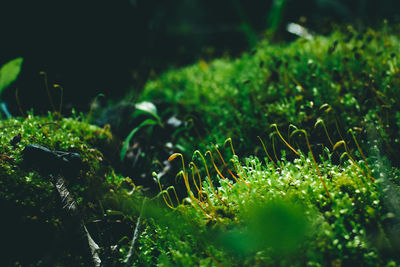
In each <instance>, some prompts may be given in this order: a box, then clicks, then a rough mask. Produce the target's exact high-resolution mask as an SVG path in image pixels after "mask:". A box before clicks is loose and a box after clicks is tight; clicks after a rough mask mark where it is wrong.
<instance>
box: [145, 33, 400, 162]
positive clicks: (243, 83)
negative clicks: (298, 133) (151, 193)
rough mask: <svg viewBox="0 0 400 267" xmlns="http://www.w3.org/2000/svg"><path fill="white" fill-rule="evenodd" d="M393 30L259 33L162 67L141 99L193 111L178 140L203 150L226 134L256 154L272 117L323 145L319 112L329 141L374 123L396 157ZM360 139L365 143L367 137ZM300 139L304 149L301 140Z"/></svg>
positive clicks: (398, 80)
mask: <svg viewBox="0 0 400 267" xmlns="http://www.w3.org/2000/svg"><path fill="white" fill-rule="evenodd" d="M396 33H397V32H396V31H395V30H390V29H387V28H384V29H383V30H381V31H374V30H371V29H367V30H365V31H361V32H357V31H355V30H354V29H353V28H352V27H347V28H346V29H344V30H342V31H338V32H335V33H333V34H331V35H330V36H328V37H325V36H314V38H312V39H311V40H306V39H298V40H297V41H295V42H293V43H290V44H282V45H276V44H271V43H270V42H268V40H264V41H262V42H260V43H259V45H258V46H257V47H256V49H255V50H254V51H253V52H252V53H244V54H243V55H242V56H241V57H239V58H236V59H230V58H222V59H216V60H214V61H212V62H209V63H208V64H206V63H205V62H203V61H200V62H199V64H195V65H192V66H188V67H185V68H182V69H178V70H171V71H169V72H167V73H164V74H163V75H161V76H160V77H159V78H157V79H155V80H153V81H150V82H148V83H147V84H146V87H145V90H144V92H143V95H142V97H141V99H142V100H148V101H152V102H153V103H159V104H160V105H161V104H166V105H168V106H169V107H170V108H173V109H175V111H176V112H178V113H179V114H181V115H180V116H181V118H188V119H189V118H190V120H191V121H192V122H193V127H192V131H191V132H190V133H189V134H188V135H187V137H186V138H187V140H188V143H185V144H183V143H182V145H184V146H186V151H193V150H195V149H197V148H198V147H199V144H198V143H199V139H200V140H201V141H202V142H201V144H200V148H203V149H204V148H205V147H206V145H208V144H210V143H215V142H219V143H222V142H223V140H224V139H225V137H226V136H231V137H232V138H233V141H234V143H236V144H238V148H237V149H238V152H243V153H246V154H254V152H255V151H254V149H255V148H256V147H257V146H258V140H257V138H256V136H257V135H260V136H262V135H263V134H264V133H269V132H270V130H269V125H271V124H273V123H276V124H277V125H278V127H279V128H281V129H286V128H287V127H288V126H289V124H295V125H297V126H298V127H300V128H302V129H306V130H307V131H308V132H309V133H310V136H312V137H313V138H314V140H315V141H318V142H321V143H323V144H326V145H328V143H327V141H328V140H327V138H326V136H325V134H324V132H323V131H320V130H322V128H317V129H315V130H313V123H314V122H315V121H317V119H323V120H324V121H325V126H326V128H327V130H328V132H329V133H330V135H331V139H332V142H333V143H335V142H337V141H339V140H341V139H343V138H342V137H341V136H344V135H343V133H342V132H340V131H343V132H344V130H343V129H350V128H351V127H355V126H356V127H357V128H358V129H360V132H362V131H363V130H365V129H366V124H367V123H368V122H373V123H374V124H375V126H376V127H377V128H378V129H379V131H380V133H381V135H382V137H383V138H384V142H385V146H386V147H387V148H386V149H385V151H386V152H385V153H386V155H387V156H388V157H389V158H391V159H392V160H395V159H396V151H397V150H398V149H399V147H400V140H399V139H398V138H397V136H398V129H399V128H398V126H397V123H398V116H397V117H396V112H397V111H398V110H399V109H400V106H399V103H400V101H399V100H400V99H399V94H398V90H397V88H398V87H399V86H400V78H399V77H400V76H399V69H400V68H399V60H398V53H397V47H398V45H399V42H400V40H399V38H398V37H397V34H396ZM338 129H339V130H340V131H339V130H338ZM349 139H351V138H350V136H348V137H346V140H349ZM360 143H361V144H360V145H361V146H362V147H363V148H364V149H365V148H367V146H366V144H365V139H363V138H362V139H361V140H360ZM299 146H300V147H301V148H302V149H307V148H306V146H305V144H304V143H300V144H299ZM280 148H281V145H280V144H278V147H277V151H279V150H280Z"/></svg>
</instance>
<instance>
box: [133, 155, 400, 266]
mask: <svg viewBox="0 0 400 267" xmlns="http://www.w3.org/2000/svg"><path fill="white" fill-rule="evenodd" d="M327 153H328V155H330V156H332V155H331V154H330V153H331V152H329V151H327ZM175 157H176V156H175ZM194 160H196V159H194ZM232 160H233V162H234V165H235V168H234V169H235V170H238V172H237V173H235V175H236V176H240V177H245V178H244V179H243V180H242V182H234V181H233V180H234V179H233V177H232V176H231V177H230V180H224V179H222V177H220V176H217V173H215V174H214V175H215V177H216V179H215V181H216V182H215V185H214V187H216V191H217V194H218V196H217V195H216V194H215V192H214V190H213V189H212V186H211V185H210V183H209V180H208V179H207V177H206V175H207V173H206V172H205V171H204V172H202V173H201V176H202V186H203V189H202V190H203V191H202V193H201V195H203V196H206V198H201V197H200V193H199V195H197V198H198V199H199V200H201V202H200V203H201V206H202V207H203V209H200V208H199V207H200V205H198V202H196V201H195V198H193V197H190V195H191V194H190V193H189V194H188V195H189V197H188V198H187V199H185V200H184V201H183V203H186V204H180V205H178V206H176V207H175V208H174V209H173V211H171V212H167V213H165V212H162V211H160V210H157V211H156V212H154V209H153V211H152V212H149V213H148V214H147V220H146V221H147V224H146V225H147V226H146V229H145V230H144V231H143V232H142V234H141V236H140V238H139V243H140V245H139V249H138V253H139V255H138V261H137V262H136V264H143V263H146V264H149V265H155V264H156V263H157V262H158V264H160V265H161V266H187V265H191V266H193V265H196V266H221V265H222V266H304V265H309V266H325V265H330V264H340V265H343V266H350V265H353V264H356V265H362V266H385V265H387V264H393V263H395V262H398V261H399V258H398V255H397V254H396V252H395V251H396V249H398V244H397V245H396V238H395V237H394V236H392V230H393V229H392V228H391V227H392V226H389V224H388V221H387V218H388V217H387V216H390V215H389V214H391V213H392V212H395V211H396V210H397V208H394V207H392V208H390V207H389V206H387V205H385V204H384V202H385V201H386V200H385V199H386V196H385V193H384V192H385V190H388V189H384V188H385V187H382V185H383V184H386V183H387V182H385V179H383V178H381V179H378V182H375V183H374V182H372V181H370V180H369V179H368V177H367V176H365V175H364V174H363V173H362V172H361V171H360V170H359V169H358V168H357V167H356V166H355V164H354V163H352V162H351V161H350V160H348V161H347V162H345V163H344V165H342V166H341V165H335V164H333V163H332V162H331V161H330V160H329V158H322V159H321V160H322V162H321V163H320V164H319V166H318V167H319V170H320V172H321V174H322V176H323V177H324V179H325V180H326V186H327V188H328V190H329V192H330V197H329V198H328V197H327V195H326V194H325V189H324V187H323V184H322V183H321V181H320V179H319V176H318V175H317V173H316V172H315V165H314V163H313V160H312V158H311V157H310V156H308V157H306V156H305V155H304V154H300V157H299V158H297V159H295V160H294V161H293V162H291V161H287V160H286V159H285V158H283V159H282V160H281V162H280V163H279V165H280V166H281V168H276V166H275V164H274V163H273V162H271V161H269V160H268V159H267V158H266V159H265V160H266V163H265V164H263V163H262V162H261V161H260V160H259V159H258V158H255V157H249V158H245V159H244V161H243V162H242V163H241V162H240V161H239V159H238V157H237V156H233V158H232ZM196 161H197V160H196ZM358 164H362V163H361V162H358ZM385 173H390V175H391V177H390V180H392V181H397V183H398V182H399V181H400V176H399V174H398V172H396V171H395V169H393V170H392V169H391V167H389V166H386V169H385ZM188 177H190V176H189V175H188ZM225 178H228V177H227V176H225ZM243 181H245V182H246V183H244V182H243ZM190 183H191V185H190V188H191V189H190V190H193V193H192V195H195V196H196V189H195V188H196V187H195V185H194V180H193V182H192V180H191V182H190ZM217 184H218V185H219V186H216V185H217ZM391 188H392V189H391V190H399V186H398V185H396V186H394V187H391ZM394 196H396V197H397V198H398V197H399V196H400V195H399V194H397V195H396V194H394V195H392V197H394ZM160 199H161V198H160ZM221 199H222V202H221ZM393 208H394V209H393ZM150 210H152V209H151V208H150ZM204 211H207V213H205V212H204ZM208 215H209V216H208Z"/></svg>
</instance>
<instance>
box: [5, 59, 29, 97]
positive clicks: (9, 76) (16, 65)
mask: <svg viewBox="0 0 400 267" xmlns="http://www.w3.org/2000/svg"><path fill="white" fill-rule="evenodd" d="M23 61H24V59H23V58H22V57H18V58H15V59H13V60H11V61H9V62H7V63H6V64H4V65H3V66H2V67H1V69H0V95H1V93H2V92H3V90H4V89H6V88H7V87H8V86H9V85H10V84H11V83H12V82H14V81H15V80H16V79H17V77H18V74H19V73H20V71H21V65H22V62H23Z"/></svg>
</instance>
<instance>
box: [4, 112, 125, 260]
mask: <svg viewBox="0 0 400 267" xmlns="http://www.w3.org/2000/svg"><path fill="white" fill-rule="evenodd" d="M0 131H1V136H0V155H1V159H0V203H1V210H2V213H3V215H4V216H2V221H3V223H2V229H1V231H2V240H3V241H4V242H3V244H4V246H5V247H3V246H2V247H1V250H2V251H3V252H4V254H3V255H7V256H6V257H4V258H3V259H2V262H3V263H6V264H11V263H13V262H14V261H16V260H17V259H19V260H22V261H26V262H22V264H32V263H35V262H37V263H38V264H39V263H40V261H41V260H43V259H44V258H46V257H47V256H46V253H50V255H51V252H50V251H52V249H53V246H56V247H58V249H59V250H60V251H56V253H58V254H55V255H58V256H56V257H59V258H60V259H58V260H57V262H61V263H62V264H67V265H69V264H72V265H75V264H77V262H78V263H79V262H80V261H82V259H80V258H79V257H78V256H76V255H80V254H81V253H79V252H76V251H75V252H73V251H74V250H73V249H72V248H73V247H74V246H75V245H74V241H73V240H69V239H68V238H69V237H68V236H69V235H70V234H68V231H69V230H68V220H67V219H66V218H64V215H63V212H62V207H60V204H59V201H58V197H59V196H58V193H57V192H56V190H55V189H54V187H53V185H52V184H51V181H50V178H49V176H47V175H44V174H41V173H39V172H37V171H35V170H29V169H27V168H25V167H24V161H23V156H22V151H23V149H24V147H25V146H26V145H28V144H38V145H41V146H45V147H47V148H49V149H51V150H61V151H66V152H75V153H79V154H80V156H81V158H82V162H83V166H82V169H81V171H80V172H79V174H78V175H77V176H76V177H65V179H66V182H67V188H68V190H69V191H70V193H71V194H72V196H73V198H74V199H75V200H76V202H77V204H78V206H79V209H80V211H81V214H82V216H83V218H84V220H85V221H86V222H90V221H91V220H94V219H96V218H101V217H103V216H104V213H105V209H109V208H113V207H115V206H113V205H109V204H107V201H106V200H104V199H105V198H112V194H110V190H112V189H113V190H115V191H118V192H119V189H118V185H119V184H120V183H121V180H122V178H121V177H119V176H118V175H116V174H115V172H114V170H113V168H112V166H110V165H109V162H108V161H107V160H105V159H104V154H103V152H105V153H107V151H104V149H105V148H107V147H109V146H110V144H111V141H112V135H111V133H110V131H109V130H108V129H107V128H99V127H97V126H94V125H90V124H88V123H86V122H82V121H79V119H77V118H61V119H56V118H55V117H53V115H52V114H50V113H49V115H48V116H34V115H33V114H30V115H28V117H27V118H10V119H7V120H2V121H0ZM19 135H20V140H19V138H18V137H19ZM14 137H15V138H14ZM13 139H14V141H13V142H11V140H13ZM18 141H19V142H18ZM99 148H102V149H103V152H102V151H100V150H99ZM124 179H125V178H124ZM103 202H104V203H103ZM108 202H110V201H108ZM101 203H103V205H102V204H101ZM88 227H89V230H90V229H92V226H91V225H90V223H89V226H88ZM92 230H93V229H92ZM95 232H96V231H95ZM94 238H95V239H97V240H98V239H99V236H98V235H96V234H95V235H94ZM6 245H7V246H6ZM100 245H102V244H100ZM64 252H65V253H64ZM67 252H68V253H67ZM20 253H24V257H20V256H19V254H20ZM68 255H70V256H68ZM73 255H75V256H73ZM53 260H54V259H53ZM39 265H40V264H39Z"/></svg>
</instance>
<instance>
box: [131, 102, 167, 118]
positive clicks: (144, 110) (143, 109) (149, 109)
mask: <svg viewBox="0 0 400 267" xmlns="http://www.w3.org/2000/svg"><path fill="white" fill-rule="evenodd" d="M135 108H136V110H135V112H133V116H134V117H136V116H138V115H140V114H149V115H151V116H153V117H154V118H155V119H156V120H157V121H158V122H161V118H160V117H159V116H158V112H157V107H156V106H155V105H154V104H153V103H151V102H149V101H143V102H140V103H137V104H136V105H135Z"/></svg>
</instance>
